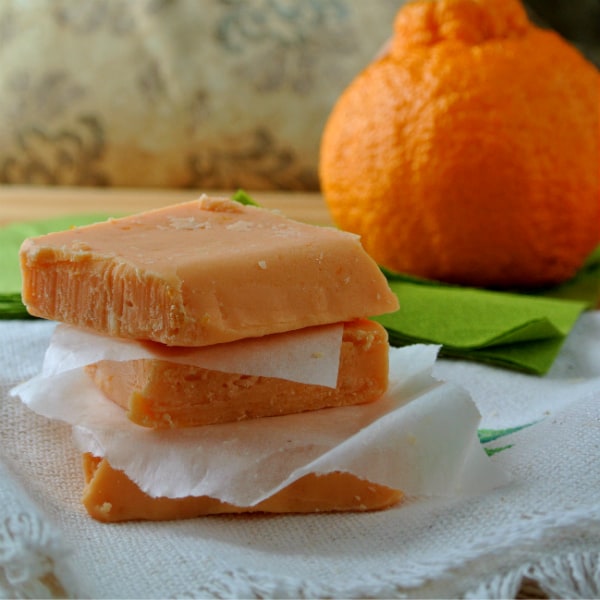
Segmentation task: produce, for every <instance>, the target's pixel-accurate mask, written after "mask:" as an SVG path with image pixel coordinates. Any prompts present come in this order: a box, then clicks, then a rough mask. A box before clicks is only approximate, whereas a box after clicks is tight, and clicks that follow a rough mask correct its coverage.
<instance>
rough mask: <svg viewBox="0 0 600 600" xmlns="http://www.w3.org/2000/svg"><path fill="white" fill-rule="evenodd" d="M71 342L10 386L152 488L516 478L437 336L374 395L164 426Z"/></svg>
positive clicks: (257, 491)
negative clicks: (324, 479)
mask: <svg viewBox="0 0 600 600" xmlns="http://www.w3.org/2000/svg"><path fill="white" fill-rule="evenodd" d="M63 331H64V330H63ZM76 334H77V332H76V331H75V332H73V331H71V332H69V335H74V336H75V337H77V335H76ZM86 335H87V334H86ZM82 339H83V338H82ZM80 342H81V343H83V342H82V340H80ZM84 345H85V344H84ZM57 347H60V353H61V356H63V357H66V358H63V359H61V361H59V360H57V357H58V354H56V355H54V351H53V348H57ZM67 347H68V344H66V343H64V339H63V340H62V341H61V343H60V344H59V345H53V346H51V347H50V348H49V351H48V352H47V353H46V361H45V362H47V363H48V365H50V367H48V368H46V366H45V368H44V370H43V373H42V374H41V375H39V376H38V377H35V378H33V379H31V380H29V381H28V382H26V383H24V384H22V385H20V386H18V387H17V388H14V389H13V390H12V394H13V395H18V396H20V398H21V399H22V401H23V402H25V403H26V404H27V405H28V406H29V407H30V408H32V409H33V410H35V411H36V412H38V413H40V414H43V415H45V416H47V417H49V418H52V419H59V420H62V421H66V422H68V423H70V424H72V425H73V435H74V440H75V443H76V445H77V447H78V448H79V449H80V450H81V451H82V452H91V453H93V454H95V455H96V456H105V457H106V458H107V459H108V460H109V462H110V463H111V465H112V466H113V467H115V468H117V469H120V470H123V471H125V473H126V474H127V475H128V476H129V477H130V478H131V479H132V480H133V481H135V482H136V483H137V484H138V485H139V486H140V487H141V488H142V489H143V490H144V491H145V492H147V493H148V494H150V495H151V496H167V497H172V498H178V497H184V496H189V495H208V496H212V497H215V498H219V499H221V500H224V501H226V502H230V503H232V504H237V505H239V506H252V505H254V504H256V503H258V502H260V501H261V500H263V499H265V498H267V497H269V496H271V495H272V494H274V493H276V492H277V491H278V490H280V489H281V488H283V487H285V486H287V485H289V484H290V483H292V482H293V481H295V480H296V479H299V478H300V477H302V476H304V475H305V474H307V473H327V472H331V471H338V470H339V471H347V472H351V473H354V474H355V475H357V476H359V477H362V478H364V479H367V480H369V481H372V482H375V483H379V484H382V485H387V486H389V487H393V488H396V489H401V490H403V491H404V492H405V493H406V494H408V495H442V496H465V495H472V494H478V493H481V492H484V491H488V490H490V489H492V488H495V487H498V486H501V485H503V484H505V483H507V482H508V480H509V478H508V476H507V474H506V473H505V472H503V471H501V470H500V469H499V468H498V467H497V466H496V465H495V464H494V463H492V462H491V461H490V460H489V458H488V456H487V455H486V454H485V451H484V450H483V448H482V446H481V444H480V443H479V439H478V437H477V428H478V425H479V421H480V414H479V412H478V410H477V408H476V406H475V404H474V402H473V401H472V399H471V398H470V396H469V394H468V393H467V392H466V391H465V390H463V389H462V388H461V387H459V386H456V385H454V384H449V383H444V382H441V381H438V380H436V379H434V378H433V377H432V375H431V371H432V367H433V365H434V363H435V361H436V357H437V352H438V350H439V348H438V347H437V346H430V345H415V346H409V347H406V348H401V349H395V348H392V349H390V379H391V385H390V389H389V391H388V392H387V394H386V395H385V396H384V397H383V398H382V399H381V400H379V401H377V402H375V403H372V404H368V405H363V406H354V407H343V408H334V409H326V410H320V411H313V412H308V413H302V414H297V415H286V416H281V417H270V418H263V419H254V420H249V421H242V422H238V423H228V424H221V425H210V426H205V427H196V428H189V429H177V430H161V431H155V430H151V429H147V428H144V427H139V426H137V425H135V424H133V423H131V422H130V421H129V420H128V419H127V417H126V415H125V412H124V411H123V410H122V409H121V408H120V407H118V406H117V405H115V404H113V403H112V402H110V401H109V400H107V399H106V398H105V397H104V396H103V395H102V393H101V392H100V391H99V390H98V389H97V388H96V387H95V386H94V385H93V383H92V382H91V380H90V379H89V378H88V377H87V375H86V374H85V372H84V371H83V369H82V365H81V364H80V363H81V362H82V360H83V359H81V357H80V356H79V355H78V350H77V348H78V347H80V344H76V345H75V346H74V347H73V353H72V355H71V356H70V357H69V356H68V354H69V352H68V350H67ZM92 354H93V353H92V352H91V351H90V350H89V349H88V350H87V357H88V358H87V359H85V360H91V357H92ZM117 354H118V353H117ZM95 360H96V359H95V358H94V360H93V361H95ZM67 364H68V365H69V366H70V367H73V368H68V369H67V368H66V367H65V366H66V365H67ZM60 365H62V366H60Z"/></svg>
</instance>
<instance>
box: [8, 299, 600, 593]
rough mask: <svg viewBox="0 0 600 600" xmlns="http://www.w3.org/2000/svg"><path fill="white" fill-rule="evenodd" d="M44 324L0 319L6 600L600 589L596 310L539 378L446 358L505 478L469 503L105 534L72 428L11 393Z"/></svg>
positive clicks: (599, 325)
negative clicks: (94, 513)
mask: <svg viewBox="0 0 600 600" xmlns="http://www.w3.org/2000/svg"><path fill="white" fill-rule="evenodd" d="M52 327H53V325H52V324H51V323H44V322H40V321H28V322H19V321H12V322H11V321H7V322H2V323H0V340H1V342H2V343H1V344H0V393H1V413H0V419H1V420H0V435H1V437H0V439H1V445H0V597H2V596H6V597H14V596H25V597H40V596H53V595H54V596H57V597H59V596H64V595H66V594H70V595H72V596H76V597H80V596H88V597H98V598H109V597H110V598H143V597H155V598H165V597H180V598H181V597H201V598H206V597H220V598H259V597H260V598H283V597H294V598H298V597H311V598H312V597H324V596H329V597H346V598H348V597H366V596H368V597H388V598H389V597H444V598H448V597H470V598H504V597H514V595H515V594H516V591H517V590H518V588H519V585H520V583H521V581H522V580H523V579H524V578H528V579H532V580H534V581H537V582H539V584H540V586H541V587H542V589H543V590H544V591H546V593H547V594H548V595H550V596H553V597H570V598H593V597H599V596H600V558H599V549H600V461H599V460H598V457H599V455H600V312H598V311H595V312H592V313H587V314H584V315H583V316H582V317H581V319H580V321H579V322H578V323H577V325H576V327H575V329H574V331H573V332H572V334H571V335H570V336H569V338H568V339H567V341H566V343H565V345H564V347H563V350H562V352H561V354H560V356H559V358H558V359H557V361H556V364H555V365H554V367H553V369H552V370H551V372H550V373H549V374H548V375H547V376H545V377H536V376H530V375H522V374H519V373H514V372H510V371H505V370H502V369H497V368H494V367H489V366H484V365H479V364H475V363H467V362H463V361H455V360H440V361H438V363H437V365H436V367H435V370H434V373H435V374H436V375H437V376H438V377H440V378H442V379H445V380H448V381H451V382H453V383H457V384H459V385H461V386H463V387H464V388H465V389H467V390H468V391H469V393H470V394H471V396H472V397H473V399H474V400H475V402H476V403H477V405H478V407H479V409H480V411H481V413H482V415H483V421H482V423H481V426H482V428H490V429H498V428H504V427H516V428H518V427H521V426H523V425H527V426H526V427H524V428H522V429H518V430H517V431H515V432H514V433H512V434H510V435H506V436H504V437H501V438H499V439H497V440H495V441H494V442H491V443H489V444H486V447H488V448H491V447H498V448H503V447H506V448H505V449H504V450H502V451H500V452H498V453H497V454H495V455H494V456H493V457H492V460H493V461H494V462H496V463H497V464H498V465H500V466H501V467H503V468H505V469H506V470H508V471H509V472H510V473H511V474H512V475H513V478H514V482H513V483H512V484H510V485H508V486H506V487H503V488H501V489H499V490H496V491H493V492H489V493H486V494H484V495H481V496H479V497H475V498H469V499H466V500H465V499H462V500H459V499H454V500H448V499H442V498H410V499H408V500H407V501H406V502H405V503H404V504H402V505H400V506H398V507H397V508H394V509H391V510H387V511H383V512H377V513H369V514H348V515H346V514H341V515H340V514H338V515H308V516H307V515H296V516H281V517H280V516H276V517H273V516H258V515H254V516H224V517H210V518H203V519H194V520H190V521H180V522H171V523H126V524H118V525H104V524H100V523H97V522H94V521H92V520H91V519H90V518H89V517H88V516H87V515H86V513H85V511H84V509H83V507H82V506H81V504H80V501H79V496H80V493H81V489H82V476H81V468H80V464H79V460H80V458H79V454H78V452H77V451H76V450H75V448H74V446H73V443H72V439H71V433H70V428H69V426H67V425H63V424H61V423H56V422H50V421H48V420H47V419H45V418H43V417H41V416H39V415H36V414H34V413H32V412H31V411H29V409H27V408H26V407H25V406H23V405H22V404H21V403H20V402H19V401H18V399H16V398H11V397H9V395H8V390H9V389H10V388H11V387H12V386H14V385H15V384H17V383H18V382H20V381H23V380H24V379H27V378H29V377H32V376H33V375H35V374H36V373H37V372H38V371H39V368H40V365H41V361H42V357H43V352H44V350H45V347H46V345H47V343H48V340H49V337H50V334H51V331H52Z"/></svg>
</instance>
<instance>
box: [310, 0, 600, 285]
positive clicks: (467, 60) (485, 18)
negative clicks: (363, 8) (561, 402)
mask: <svg viewBox="0 0 600 600" xmlns="http://www.w3.org/2000/svg"><path fill="white" fill-rule="evenodd" d="M394 29H395V30H394V35H393V37H392V39H391V41H390V44H389V46H388V49H387V51H386V52H385V53H384V54H383V55H382V56H380V57H379V58H378V59H376V60H375V61H374V62H373V63H371V64H370V65H369V66H367V68H366V69H365V70H364V71H363V72H362V73H360V74H359V75H358V76H357V78H356V79H355V80H354V81H353V82H352V83H351V84H350V86H349V87H348V88H347V89H346V90H345V91H344V93H343V94H342V95H341V96H340V98H339V99H338V102H337V103H336V105H335V106H334V108H333V111H332V113H331V115H330V116H329V119H328V121H327V123H326V126H325V129H324V132H323V137H322V141H321V156H320V167H319V168H320V178H321V189H322V192H323V195H324V197H325V200H326V202H327V204H328V206H329V209H330V212H331V215H332V218H333V220H334V222H335V223H336V224H337V225H338V226H339V227H341V228H343V229H346V230H349V231H353V232H355V233H358V234H360V236H361V237H362V240H363V244H364V246H365V248H366V250H367V251H368V252H369V253H370V254H371V255H372V256H373V258H374V259H375V260H377V261H378V262H379V263H380V264H381V265H383V266H385V267H388V268H390V269H393V270H396V271H402V272H408V273H412V274H415V275H418V276H423V277H428V278H433V279H438V280H442V281H448V282H452V283H459V284H464V285H477V286H488V287H504V288H505V287H518V286H542V285H551V284H556V283H559V282H562V281H564V280H566V279H568V278H569V277H571V276H572V275H573V274H574V273H575V272H576V271H577V269H578V267H579V266H580V265H581V264H582V262H583V261H584V260H585V257H586V256H587V255H588V254H589V253H590V252H591V251H592V250H593V249H594V247H595V246H596V245H597V244H598V243H600V191H599V169H600V160H599V142H600V119H599V117H600V103H599V98H600V75H599V73H598V70H597V69H596V68H595V66H594V65H593V64H591V63H590V62H588V61H586V60H585V59H584V58H583V56H582V55H581V54H580V53H579V52H578V51H577V50H576V49H575V48H574V47H572V46H571V45H569V44H568V43H567V42H566V41H565V40H563V39H562V38H561V37H559V36H558V35H557V34H556V33H554V32H551V31H548V30H543V29H541V28H538V27H537V26H535V25H533V24H532V23H531V22H530V21H529V20H528V17H527V14H526V12H525V10H524V9H523V6H522V5H521V4H520V3H519V2H518V0H416V1H414V2H410V3H408V4H406V5H405V6H404V7H403V8H401V9H400V11H399V13H398V16H397V18H396V21H395V27H394Z"/></svg>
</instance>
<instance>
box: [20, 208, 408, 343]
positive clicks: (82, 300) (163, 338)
mask: <svg viewBox="0 0 600 600" xmlns="http://www.w3.org/2000/svg"><path fill="white" fill-rule="evenodd" d="M20 259H21V270H22V275H23V289H22V295H23V301H24V303H25V305H26V307H27V309H28V311H29V312H30V313H31V314H32V315H35V316H38V317H43V318H47V319H52V320H56V321H61V322H64V323H69V324H71V325H75V326H78V327H82V328H87V329H91V330H94V331H96V332H99V333H104V334H107V335H111V336H116V337H123V338H134V339H143V340H153V341H156V342H160V343H163V344H167V345H175V346H205V345H210V344H217V343H222V342H228V341H232V340H236V339H242V338H247V337H258V336H263V335H267V334H271V333H277V332H283V331H291V330H294V329H301V328H304V327H310V326H314V325H324V324H328V323H337V322H341V321H350V320H353V319H357V318H362V317H370V316H375V315H378V314H382V313H386V312H392V311H394V310H396V309H397V308H398V300H397V298H396V296H395V295H394V294H393V293H392V292H391V290H390V289H389V287H388V285H387V281H386V280H385V277H384V276H383V274H382V273H381V271H380V270H379V268H378V267H377V265H376V264H375V262H374V261H373V260H372V259H371V258H370V257H369V256H368V255H367V254H366V252H365V251H364V250H363V248H362V246H361V244H360V241H359V239H358V237H356V236H354V235H352V234H349V233H345V232H342V231H338V230H335V229H333V228H328V227H317V226H313V225H307V224H304V223H299V222H296V221H292V220H290V219H287V218H286V217H284V216H282V215H280V214H278V213H276V212H273V211H269V210H265V209H261V208H257V207H254V206H243V205H241V204H239V203H237V202H233V201H231V200H226V199H215V198H208V197H203V198H201V199H200V200H196V201H192V202H186V203H182V204H177V205H174V206H169V207H166V208H161V209H158V210H153V211H149V212H146V213H142V214H139V215H134V216H130V217H125V218H121V219H111V220H109V221H106V222H103V223H97V224H95V225H90V226H86V227H79V228H74V229H71V230H68V231H61V232H57V233H51V234H48V235H44V236H40V237H37V238H30V239H28V240H26V241H25V242H24V243H23V245H22V247H21V252H20Z"/></svg>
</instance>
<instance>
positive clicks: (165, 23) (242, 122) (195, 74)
mask: <svg viewBox="0 0 600 600" xmlns="http://www.w3.org/2000/svg"><path fill="white" fill-rule="evenodd" d="M401 2H402V0H377V2H374V3H372V2H364V1H363V0H302V1H301V2H299V1H298V0H250V1H248V0H86V1H85V2H81V1H80V0H29V1H28V0H2V2H1V3H0V89H1V90H2V93H1V94H0V115H1V118H0V182H3V183H33V184H46V185H47V184H63V185H64V184H67V185H81V186H98V185H111V186H173V187H197V188H204V189H223V188H230V189H231V188H236V187H244V188H248V189H272V188H276V189H293V190H311V189H317V187H318V181H317V175H316V165H317V160H318V145H319V138H320V133H321V130H322V127H323V125H324V122H325V119H326V117H327V114H328V113H329V111H330V109H331V107H332V105H333V103H334V101H335V99H336V98H337V96H338V95H339V94H340V92H341V91H342V90H343V88H344V87H345V86H346V85H347V84H348V83H349V81H350V80H351V79H352V78H353V77H354V75H355V74H356V73H357V72H358V71H359V70H360V69H361V68H362V67H363V66H364V65H366V64H367V62H368V61H369V60H371V58H372V57H373V56H374V55H375V54H376V53H377V51H378V49H379V47H380V46H381V45H382V44H383V43H384V40H385V38H386V37H387V36H388V35H389V32H390V31H391V27H392V20H393V17H394V15H395V13H396V12H397V10H398V7H399V6H400V4H401Z"/></svg>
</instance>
